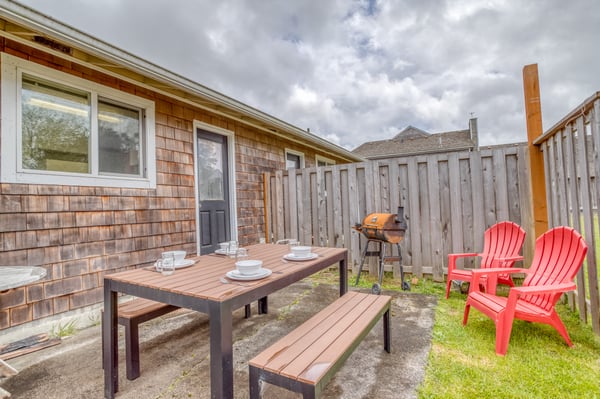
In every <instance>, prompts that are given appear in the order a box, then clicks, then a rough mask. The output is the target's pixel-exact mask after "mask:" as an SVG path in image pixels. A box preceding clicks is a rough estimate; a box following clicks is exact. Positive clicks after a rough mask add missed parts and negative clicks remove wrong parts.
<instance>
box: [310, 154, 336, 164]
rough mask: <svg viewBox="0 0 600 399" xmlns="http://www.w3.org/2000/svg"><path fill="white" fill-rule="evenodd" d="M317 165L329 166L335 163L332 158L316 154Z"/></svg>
mask: <svg viewBox="0 0 600 399" xmlns="http://www.w3.org/2000/svg"><path fill="white" fill-rule="evenodd" d="M315 160H316V162H317V166H331V165H335V161H334V160H333V159H329V158H326V157H324V156H322V155H317V156H316V159H315Z"/></svg>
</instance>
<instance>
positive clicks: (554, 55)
mask: <svg viewBox="0 0 600 399" xmlns="http://www.w3.org/2000/svg"><path fill="white" fill-rule="evenodd" d="M20 2H21V3H23V4H25V5H28V6H30V7H32V8H34V9H36V10H38V11H41V12H42V13H44V14H46V15H49V16H51V17H53V18H55V19H58V20H59V21H61V22H64V23H66V24H68V25H71V26H73V27H75V28H77V29H79V30H82V31H84V32H86V33H88V34H90V35H92V36H95V37H97V38H99V39H101V40H104V41H106V42H108V43H110V44H112V45H114V46H116V47H119V48H121V49H123V50H126V51H128V52H130V53H133V54H135V55H137V56H139V57H141V58H144V59H146V60H148V61H151V62H153V63H156V64H158V65H160V66H161V67H163V68H166V69H168V70H171V71H173V72H176V73H178V74H181V75H183V76H185V77H187V78H190V79H192V80H194V81H196V82H198V83H200V84H203V85H205V86H207V87H209V88H211V89H214V90H216V91H219V92H221V93H223V94H225V95H228V96H230V97H233V98H235V99H237V100H239V101H242V102H244V103H246V104H248V105H250V106H252V107H255V108H258V109H260V110H261V111H263V112H266V113H268V114H270V115H272V116H275V117H277V118H280V119H283V120H285V121H286V122H289V123H291V124H293V125H296V126H298V127H300V128H303V129H306V128H310V130H311V132H312V133H314V134H317V135H319V136H322V137H324V138H327V139H329V140H330V141H332V142H334V143H336V144H338V145H341V146H343V147H344V148H347V149H349V150H351V149H353V148H356V147H357V146H358V145H360V144H361V143H363V142H365V141H371V140H381V139H388V138H391V137H393V136H394V135H395V134H396V133H398V132H399V131H400V130H402V129H404V128H405V127H406V126H408V125H412V126H415V127H418V128H420V129H423V130H425V131H428V132H430V133H436V132H442V131H450V130H460V129H466V128H467V127H468V120H469V118H471V117H473V116H474V117H477V118H478V124H479V132H480V141H481V144H482V145H493V144H500V143H511V142H519V141H526V139H527V134H526V122H525V116H524V101H523V81H522V70H523V67H524V66H525V65H528V64H534V63H537V64H538V69H539V75H540V91H541V101H542V115H543V127H544V130H546V129H549V128H550V127H552V125H554V124H555V123H556V122H557V121H559V120H560V119H561V118H562V117H563V116H565V115H566V114H567V113H568V112H569V111H571V110H572V109H574V108H575V107H576V106H577V105H579V104H580V103H582V102H583V101H584V100H585V99H586V98H588V97H590V96H591V95H593V94H594V93H595V92H596V91H600V51H599V50H600V45H599V44H598V43H599V42H600V1H597V0H571V1H568V2H567V1H564V0H455V1H454V0H446V1H444V0H397V1H386V0H295V1H294V0H287V1H286V0H218V1H213V0H193V1H191V0H102V1H98V0H53V1H48V0H20Z"/></svg>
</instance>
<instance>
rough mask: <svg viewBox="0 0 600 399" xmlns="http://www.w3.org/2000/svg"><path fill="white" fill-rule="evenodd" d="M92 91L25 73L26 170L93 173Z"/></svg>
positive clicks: (23, 162)
mask: <svg viewBox="0 0 600 399" xmlns="http://www.w3.org/2000/svg"><path fill="white" fill-rule="evenodd" d="M89 97H90V96H89V94H88V93H86V92H83V91H78V90H75V89H72V88H67V87H63V86H60V85H57V84H54V83H48V82H45V81H43V80H41V79H37V78H33V77H29V76H27V75H23V84H22V90H21V109H22V125H21V127H22V132H21V133H22V136H21V144H22V153H21V160H22V162H21V165H22V167H23V168H24V169H35V170H48V171H50V170H51V171H60V172H76V173H89V147H90V146H89V138H90V98H89Z"/></svg>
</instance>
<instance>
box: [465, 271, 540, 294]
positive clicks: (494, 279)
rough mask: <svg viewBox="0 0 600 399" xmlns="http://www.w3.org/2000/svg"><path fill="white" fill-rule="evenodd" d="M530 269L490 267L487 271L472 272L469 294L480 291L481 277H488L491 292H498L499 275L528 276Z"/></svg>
mask: <svg viewBox="0 0 600 399" xmlns="http://www.w3.org/2000/svg"><path fill="white" fill-rule="evenodd" d="M528 270H529V269H523V268H520V267H490V268H487V269H476V270H473V271H472V274H473V281H471V285H470V287H469V292H473V291H479V280H480V279H481V276H486V277H487V279H488V281H487V286H488V288H490V289H492V291H491V292H496V285H497V283H498V275H500V274H514V273H525V274H527V272H528Z"/></svg>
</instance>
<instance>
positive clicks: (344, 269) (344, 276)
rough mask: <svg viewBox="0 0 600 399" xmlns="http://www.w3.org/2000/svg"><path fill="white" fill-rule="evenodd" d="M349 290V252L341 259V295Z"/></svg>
mask: <svg viewBox="0 0 600 399" xmlns="http://www.w3.org/2000/svg"><path fill="white" fill-rule="evenodd" d="M346 292H348V252H345V253H344V259H342V260H341V261H340V296H342V295H344V294H345V293H346Z"/></svg>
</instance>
